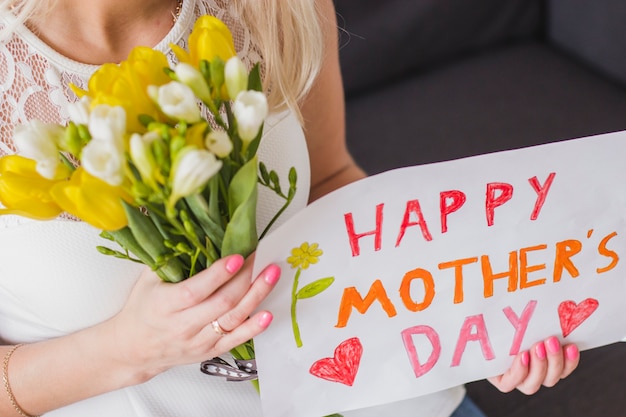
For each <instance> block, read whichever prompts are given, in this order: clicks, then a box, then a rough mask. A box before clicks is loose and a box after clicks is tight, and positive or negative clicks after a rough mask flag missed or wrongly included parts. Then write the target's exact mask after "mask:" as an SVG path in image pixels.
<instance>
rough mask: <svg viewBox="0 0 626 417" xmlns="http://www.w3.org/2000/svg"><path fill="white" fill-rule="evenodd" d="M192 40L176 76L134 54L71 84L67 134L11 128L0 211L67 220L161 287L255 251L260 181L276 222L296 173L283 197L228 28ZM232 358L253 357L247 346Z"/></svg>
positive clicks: (153, 56)
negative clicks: (81, 83)
mask: <svg viewBox="0 0 626 417" xmlns="http://www.w3.org/2000/svg"><path fill="white" fill-rule="evenodd" d="M188 44H189V50H188V51H187V50H183V49H182V48H180V47H178V46H176V45H172V48H173V50H174V53H175V54H176V55H177V58H178V59H179V61H180V63H179V64H177V65H176V66H175V67H174V68H170V66H169V64H168V61H167V58H166V56H165V55H164V54H162V53H160V52H157V51H154V50H152V49H150V48H146V47H137V48H135V49H134V50H132V52H131V53H130V55H129V57H128V59H127V60H126V61H124V62H122V63H120V64H119V65H118V64H105V65H103V66H102V67H100V68H99V69H98V70H97V71H96V72H95V73H94V74H93V75H92V77H91V78H90V79H89V82H88V87H87V89H86V90H82V89H80V88H77V87H76V86H71V87H72V89H73V91H74V92H75V93H76V94H77V95H78V97H79V98H80V99H79V101H77V102H76V103H73V104H71V105H70V106H69V109H68V110H69V114H70V121H69V123H68V124H67V125H65V126H61V125H56V124H45V123H42V122H39V121H36V120H33V121H31V122H30V123H29V124H26V125H22V126H17V127H16V129H15V135H14V142H15V144H16V145H17V147H18V148H19V151H20V155H8V156H5V157H2V158H0V202H1V203H2V205H4V208H3V209H0V214H17V215H21V216H26V217H31V218H35V219H39V220H47V219H54V218H56V217H57V216H59V215H60V214H62V213H68V214H69V215H71V216H74V217H76V218H78V219H80V220H82V221H84V222H87V223H89V224H91V225H93V226H95V227H96V228H98V229H101V230H102V233H101V236H102V237H104V238H106V239H109V240H111V241H114V242H116V243H117V244H118V245H119V247H120V248H121V250H120V248H117V249H112V248H109V247H104V246H103V247H99V248H98V249H99V250H100V251H101V252H102V253H104V254H107V255H112V256H116V257H119V258H124V259H128V260H132V261H136V262H141V263H143V264H145V265H148V266H149V267H150V268H152V269H153V270H154V271H155V272H156V273H157V274H158V276H159V277H160V278H161V279H163V280H165V281H168V282H178V281H181V280H184V279H186V278H188V277H190V276H192V275H194V274H195V273H196V272H198V271H201V270H202V269H204V268H207V267H208V266H210V265H211V264H212V263H213V262H215V261H216V260H217V259H219V258H221V257H224V256H227V255H230V254H235V253H238V254H241V255H243V256H247V255H249V254H250V253H251V252H253V251H254V250H255V248H256V246H257V243H258V239H259V237H258V236H257V228H256V220H255V219H256V203H257V183H260V184H262V185H263V186H266V187H268V188H270V189H272V190H273V191H275V192H276V193H277V194H278V195H279V196H281V197H282V198H284V200H285V204H284V206H283V209H282V210H280V211H279V212H278V213H276V217H277V216H278V215H280V213H281V212H282V211H284V209H285V208H286V207H287V206H288V205H289V203H290V202H291V200H292V199H293V197H294V195H295V192H296V171H295V169H294V168H292V169H291V171H290V173H289V190H288V192H287V193H283V191H282V190H281V187H280V183H279V179H278V175H277V174H276V173H275V172H274V171H271V170H268V169H267V167H265V166H264V165H263V164H262V163H259V161H258V160H257V156H256V152H257V149H258V146H259V142H260V140H261V135H262V130H263V123H264V120H265V118H266V116H267V114H268V105H267V100H266V97H265V95H264V94H263V92H262V86H261V79H260V74H259V66H258V65H256V66H254V67H253V68H252V70H250V71H248V70H247V69H246V67H245V66H244V64H243V63H242V62H241V61H240V60H239V58H238V57H237V56H236V54H235V47H234V43H233V38H232V35H231V33H230V31H229V30H228V28H227V27H226V25H224V24H223V23H222V22H221V21H220V20H219V19H217V18H215V17H212V16H203V17H201V18H199V19H198V20H197V22H196V24H195V26H194V28H193V31H192V33H191V35H190V37H189V40H188ZM276 217H275V218H276ZM275 218H274V220H275ZM272 223H273V221H272V222H270V225H271V224H272ZM268 227H269V226H268ZM263 233H265V232H263ZM261 237H262V235H261ZM232 354H233V356H234V357H235V358H236V359H238V360H242V361H245V360H250V359H253V358H254V350H253V346H252V341H250V342H248V343H246V344H244V345H241V346H239V347H237V348H235V349H234V350H233V351H232ZM254 373H255V372H254Z"/></svg>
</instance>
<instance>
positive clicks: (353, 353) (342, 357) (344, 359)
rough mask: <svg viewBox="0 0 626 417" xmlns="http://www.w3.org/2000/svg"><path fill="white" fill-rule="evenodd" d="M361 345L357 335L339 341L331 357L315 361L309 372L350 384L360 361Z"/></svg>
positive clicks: (329, 379)
mask: <svg viewBox="0 0 626 417" xmlns="http://www.w3.org/2000/svg"><path fill="white" fill-rule="evenodd" d="M362 355H363V345H361V341H360V340H359V339H358V338H357V337H353V338H351V339H348V340H346V341H344V342H341V343H340V344H339V346H337V348H336V349H335V354H334V356H333V357H332V358H324V359H320V360H318V361H316V362H315V363H314V364H313V365H311V368H310V369H309V372H310V373H311V375H314V376H316V377H318V378H322V379H325V380H327V381H332V382H340V383H342V384H345V385H348V386H350V387H351V386H352V384H353V383H354V379H355V378H356V374H357V372H358V370H359V364H360V363H361V356H362Z"/></svg>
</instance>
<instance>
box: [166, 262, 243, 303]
mask: <svg viewBox="0 0 626 417" xmlns="http://www.w3.org/2000/svg"><path fill="white" fill-rule="evenodd" d="M243 265H244V258H243V257H242V256H241V255H237V254H235V255H230V256H227V257H225V258H223V259H219V260H217V261H216V262H215V263H214V264H213V265H211V266H210V267H208V268H207V269H205V270H204V271H201V272H199V273H197V274H196V275H194V276H192V277H190V278H188V279H186V280H184V281H182V282H179V283H177V284H176V285H172V286H168V289H167V291H168V292H169V291H171V292H174V295H171V294H170V296H169V297H168V298H169V300H170V301H169V304H170V306H171V308H172V311H181V310H186V309H188V308H190V307H193V306H195V305H197V304H199V303H200V302H202V301H204V300H205V299H207V298H208V297H209V296H210V295H212V294H213V293H215V292H216V291H217V290H218V288H220V287H221V286H222V285H224V284H225V283H227V282H228V281H229V280H231V279H232V278H233V277H234V276H236V275H237V273H238V272H239V271H240V270H241V269H242V266H243Z"/></svg>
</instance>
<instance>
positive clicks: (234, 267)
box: [226, 254, 244, 274]
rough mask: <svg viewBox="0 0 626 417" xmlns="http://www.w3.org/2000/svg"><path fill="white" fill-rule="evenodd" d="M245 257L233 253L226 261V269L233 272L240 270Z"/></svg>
mask: <svg viewBox="0 0 626 417" xmlns="http://www.w3.org/2000/svg"><path fill="white" fill-rule="evenodd" d="M243 262H244V259H243V256H241V255H236V254H235V255H231V257H230V258H228V260H227V261H226V270H227V271H228V272H230V273H231V274H234V273H235V272H237V271H239V269H240V268H241V266H242V265H243Z"/></svg>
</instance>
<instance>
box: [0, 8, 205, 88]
mask: <svg viewBox="0 0 626 417" xmlns="http://www.w3.org/2000/svg"><path fill="white" fill-rule="evenodd" d="M195 6H196V0H184V1H183V2H182V7H181V10H180V14H179V16H178V18H177V19H176V22H174V25H173V26H172V28H171V29H170V31H169V32H168V33H167V35H165V37H164V38H163V39H161V41H160V42H159V43H157V44H156V45H154V46H153V49H155V50H157V51H160V52H163V53H164V54H167V53H168V52H170V50H171V48H170V44H172V43H174V44H176V43H178V42H179V41H180V40H181V38H182V37H183V36H184V35H185V34H186V33H187V32H188V31H189V30H190V29H191V27H192V25H193V17H194V10H195ZM13 19H15V17H14V16H13V14H12V13H10V12H6V13H2V14H0V21H3V22H4V23H6V24H10V23H12V20H13ZM15 32H16V34H17V35H19V37H21V38H22V39H24V40H26V41H27V42H28V44H29V45H30V46H31V47H32V48H33V49H34V50H36V51H37V52H38V53H39V54H41V55H42V56H45V57H46V58H47V59H48V60H49V61H51V62H54V64H55V65H56V66H58V67H60V68H63V69H65V70H67V71H70V72H73V73H76V74H80V75H83V76H89V75H91V74H92V73H93V72H94V71H95V70H96V69H98V68H99V67H100V66H101V65H97V64H85V63H83V62H79V61H76V60H73V59H71V58H68V57H66V56H65V55H63V54H61V53H59V52H57V51H56V50H55V49H53V48H52V47H50V46H49V45H48V44H46V43H45V42H44V41H42V40H41V39H40V38H39V37H38V36H37V35H36V34H35V33H34V32H32V31H31V30H30V29H29V28H28V27H26V26H25V25H23V24H22V25H19V26H18V27H17V28H16V29H15ZM8 42H10V39H9V40H8Z"/></svg>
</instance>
